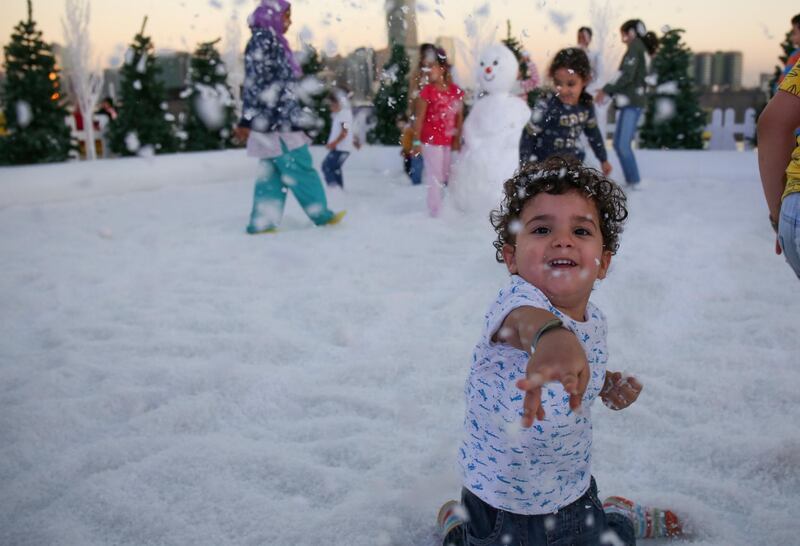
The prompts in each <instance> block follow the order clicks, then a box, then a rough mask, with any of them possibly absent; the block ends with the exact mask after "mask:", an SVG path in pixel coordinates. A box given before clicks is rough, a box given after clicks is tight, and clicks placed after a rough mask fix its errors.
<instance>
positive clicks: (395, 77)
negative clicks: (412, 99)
mask: <svg viewBox="0 0 800 546" xmlns="http://www.w3.org/2000/svg"><path fill="white" fill-rule="evenodd" d="M407 104H408V55H406V49H405V48H404V47H403V46H402V45H400V44H394V45H393V46H392V55H391V57H389V61H388V62H387V63H386V65H384V67H383V72H382V73H381V86H380V88H379V89H378V95H377V96H376V97H375V115H376V117H377V123H376V125H375V127H374V128H373V129H371V130H370V132H369V134H368V135H367V141H368V142H370V143H376V142H377V143H379V144H388V145H395V144H397V143H398V142H400V128H399V127H398V126H397V122H398V119H399V117H400V116H401V115H402V114H404V113H405V110H406V105H407Z"/></svg>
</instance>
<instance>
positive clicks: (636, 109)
mask: <svg viewBox="0 0 800 546" xmlns="http://www.w3.org/2000/svg"><path fill="white" fill-rule="evenodd" d="M619 30H620V34H621V35H622V42H623V43H624V44H627V46H628V50H627V51H626V52H625V56H624V57H622V62H621V63H620V65H619V71H620V74H619V76H618V77H617V78H616V79H615V80H614V81H611V82H609V83H607V84H606V85H605V86H603V88H602V89H601V90H600V91H598V92H597V94H596V95H595V101H597V102H598V103H602V102H604V101H605V98H606V96H607V95H608V96H611V97H613V98H614V104H615V105H616V107H617V128H616V130H615V131H614V151H616V152H617V156H618V157H619V162H620V164H621V165H622V172H623V173H624V174H625V182H627V183H628V185H629V186H633V185H635V184H638V183H639V181H640V178H639V167H638V165H637V164H636V156H634V155H633V149H632V148H631V143H632V142H633V139H634V137H635V136H636V128H637V125H638V123H639V117H640V116H641V115H642V110H643V109H644V106H645V88H646V84H645V76H647V59H648V55H653V54H654V53H655V52H656V50H657V49H658V38H656V35H655V34H654V33H652V32H647V29H646V28H645V26H644V23H642V21H640V20H639V19H631V20H629V21H626V22H625V23H623V24H622V27H620V29H619Z"/></svg>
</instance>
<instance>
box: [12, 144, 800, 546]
mask: <svg viewBox="0 0 800 546" xmlns="http://www.w3.org/2000/svg"><path fill="white" fill-rule="evenodd" d="M324 153H325V150H323V149H321V148H318V149H315V150H314V157H315V161H316V163H317V165H319V162H320V160H321V158H322V157H323V156H324ZM397 154H398V150H397V149H396V148H368V149H366V150H362V151H361V152H356V153H354V154H353V155H352V156H351V158H350V160H349V161H348V163H347V164H346V165H345V187H346V188H347V191H346V193H341V192H336V193H333V194H332V195H331V201H332V207H333V208H334V209H335V210H339V209H341V208H347V209H348V215H347V217H346V218H345V221H344V222H343V223H342V224H341V225H339V226H336V227H333V228H314V227H313V226H311V225H310V223H309V221H308V220H307V218H306V217H305V215H304V214H303V213H302V211H300V210H299V207H298V206H297V205H296V203H295V202H294V201H292V200H291V198H290V202H289V203H288V205H287V208H286V217H285V219H284V222H283V224H282V225H281V231H280V232H279V233H278V234H277V235H261V236H256V237H250V236H246V235H244V227H245V224H246V221H247V215H248V213H249V207H250V204H251V200H250V199H251V194H252V189H253V188H252V178H253V176H254V175H255V173H256V170H257V166H256V164H255V162H253V161H252V160H249V159H247V158H246V157H245V156H244V153H243V152H241V151H231V152H214V153H200V154H182V155H176V156H156V157H152V158H148V159H142V158H132V159H119V160H106V161H100V162H95V163H93V164H90V163H72V164H66V165H47V166H41V167H22V168H11V169H1V170H0V231H1V232H2V233H4V234H5V236H4V237H2V239H1V240H0V253H2V256H3V257H4V266H3V268H2V270H0V297H1V298H2V305H1V306H0V319H1V320H0V324H1V325H2V327H1V329H0V336H2V339H3V343H2V344H1V345H0V440H1V441H0V499H2V500H0V543H2V544H15V545H19V544H31V545H33V544H64V545H73V544H82V545H94V544H96V545H101V544H130V545H139V544H275V545H285V544H296V545H309V546H311V545H316V544H341V545H348V546H361V545H364V546H366V545H370V546H372V545H380V544H385V545H390V544H399V545H400V544H401V545H414V546H423V545H425V546H427V545H431V544H436V540H435V529H434V526H435V516H436V510H437V509H438V507H439V505H440V504H441V503H442V502H443V501H444V500H446V499H448V498H455V497H456V496H457V494H458V490H459V479H458V475H457V470H456V448H457V442H458V439H459V436H460V428H461V419H462V411H463V383H464V379H465V377H466V373H467V368H468V365H469V357H470V353H471V350H472V346H473V344H474V342H475V340H476V339H477V336H478V335H479V332H480V328H481V325H482V322H483V313H484V312H485V309H486V306H487V305H488V303H489V302H490V301H491V300H492V298H493V297H494V296H495V295H496V290H497V289H498V288H499V287H500V286H502V285H503V284H504V283H505V282H506V280H507V274H506V273H505V270H504V268H503V267H502V266H501V265H499V264H497V263H495V262H494V249H493V248H492V246H491V241H492V239H493V237H492V235H493V234H492V233H491V231H490V230H489V228H488V223H487V222H485V221H480V222H477V221H474V220H472V219H468V218H465V217H462V216H460V215H458V214H457V213H455V212H454V211H453V210H445V212H444V214H443V216H442V217H441V218H439V219H436V220H434V219H431V218H429V217H428V214H427V210H426V207H425V188H422V187H411V186H410V185H409V183H408V181H407V180H406V179H405V178H404V177H403V176H402V173H401V172H400V163H399V161H400V159H399V155H397ZM639 158H640V167H641V170H642V173H643V175H644V176H645V181H644V182H643V185H644V188H643V189H642V191H639V192H635V193H633V194H632V195H631V196H630V210H631V219H630V222H629V224H628V227H627V230H626V231H625V233H624V234H623V236H622V247H621V251H620V253H619V254H618V256H616V257H615V259H614V262H613V264H612V270H611V272H610V274H609V277H608V279H607V280H606V281H603V283H602V284H601V285H600V287H599V288H598V290H597V292H596V296H595V298H594V300H595V302H596V303H597V304H598V305H599V306H600V307H601V309H603V311H604V312H605V313H606V314H607V315H608V317H609V321H610V336H609V349H610V350H611V360H610V369H612V370H619V371H625V372H627V373H629V374H632V375H635V376H636V377H638V378H639V379H640V380H641V381H642V382H643V383H644V391H643V393H642V396H641V397H640V399H639V401H638V402H637V403H636V404H635V405H634V406H633V407H631V408H630V409H628V410H625V411H623V412H619V413H616V412H612V411H610V410H608V409H607V408H605V407H604V406H603V405H602V404H595V406H594V412H593V416H594V422H595V446H594V451H595V468H594V473H595V476H596V477H597V480H598V484H599V486H600V489H601V491H600V493H601V495H611V494H617V495H625V496H629V497H630V498H633V499H636V500H638V501H641V502H645V503H653V504H658V505H662V506H670V507H673V508H675V509H676V510H677V511H678V512H679V513H681V514H688V515H689V517H690V521H691V524H692V526H693V528H694V530H695V534H696V537H695V540H694V541H693V542H692V544H695V545H704V546H705V545H720V546H722V545H744V544H756V543H759V544H791V543H794V542H796V539H795V532H794V521H795V519H796V516H795V513H794V508H795V505H796V500H797V491H798V490H799V489H800V477H798V473H797V468H798V466H800V431H799V430H798V427H797V422H798V421H800V388H798V387H800V366H798V364H800V361H799V360H800V358H798V355H799V354H800V341H799V339H800V338H798V335H797V327H798V322H797V320H798V319H797V316H798V314H797V310H798V309H799V308H800V295H798V290H797V288H798V284H797V280H796V279H795V278H794V277H793V275H792V274H791V272H790V270H789V269H788V267H786V266H785V264H784V263H783V261H782V258H778V257H776V256H775V255H774V254H773V253H772V246H773V237H772V232H771V230H770V227H769V224H768V223H767V221H766V214H765V207H764V204H763V202H762V200H763V199H762V196H761V195H760V191H761V190H760V187H759V184H758V181H757V180H758V178H757V168H756V160H755V156H754V155H753V154H752V153H749V152H745V153H725V152H697V153H680V152H650V153H646V152H640V153H639ZM615 168H616V169H617V170H616V171H615V172H620V171H619V167H618V166H617V165H615ZM140 190H148V191H140Z"/></svg>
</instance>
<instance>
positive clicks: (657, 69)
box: [640, 29, 706, 149]
mask: <svg viewBox="0 0 800 546" xmlns="http://www.w3.org/2000/svg"><path fill="white" fill-rule="evenodd" d="M683 32H684V31H683V30H682V29H672V30H669V31H667V32H666V33H665V34H664V35H663V36H662V38H661V41H660V46H659V49H658V53H657V54H656V56H655V57H654V58H653V63H652V69H651V70H652V72H653V74H652V75H651V76H648V81H649V82H650V83H652V84H655V89H654V90H652V92H651V93H649V94H648V98H647V110H646V111H645V118H644V125H643V126H642V130H641V133H640V142H641V146H642V147H643V148H656V149H663V148H668V149H675V148H682V149H701V148H702V147H703V128H704V127H705V121H706V120H705V114H704V113H703V111H702V110H701V109H700V102H699V100H698V93H697V91H696V89H695V84H694V79H693V78H691V77H690V76H689V62H690V60H691V58H692V57H691V55H692V52H691V50H690V49H689V48H688V46H686V44H684V43H683V42H682V40H681V34H682V33H683ZM653 76H655V79H656V81H651V80H652V79H653Z"/></svg>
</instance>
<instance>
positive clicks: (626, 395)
mask: <svg viewBox="0 0 800 546" xmlns="http://www.w3.org/2000/svg"><path fill="white" fill-rule="evenodd" d="M640 392H642V384H641V383H639V381H638V380H637V379H636V378H635V377H633V376H632V375H623V374H621V373H620V372H606V382H605V384H604V385H603V390H602V391H600V398H601V399H602V400H603V404H605V405H606V406H608V407H609V408H611V409H612V410H621V409H625V408H627V407H628V406H630V405H631V404H633V403H634V402H636V399H637V398H639V393H640Z"/></svg>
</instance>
